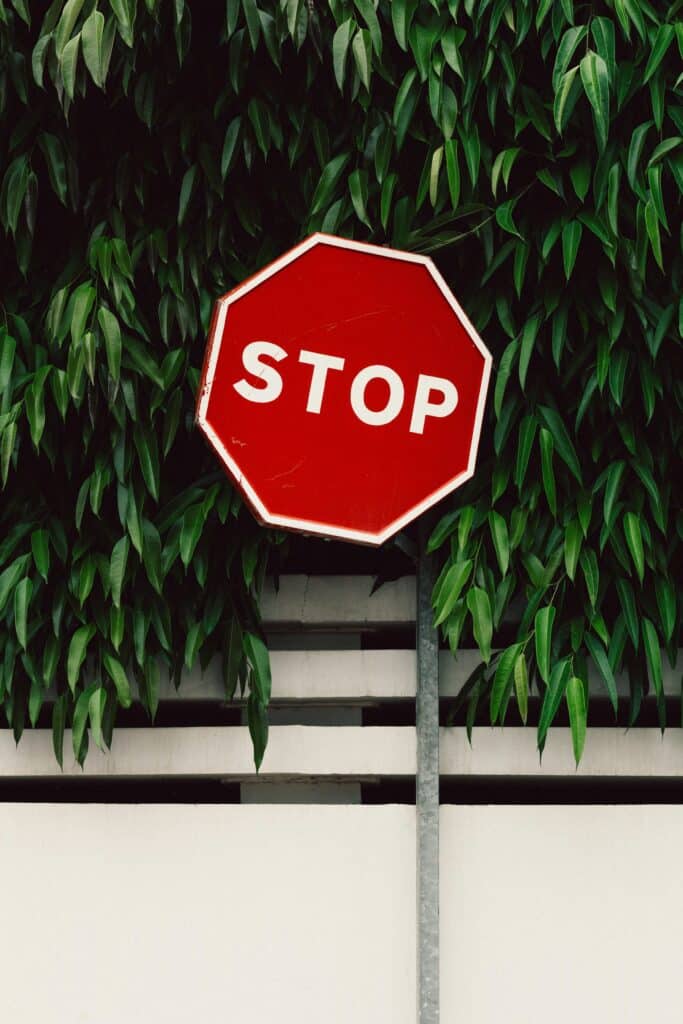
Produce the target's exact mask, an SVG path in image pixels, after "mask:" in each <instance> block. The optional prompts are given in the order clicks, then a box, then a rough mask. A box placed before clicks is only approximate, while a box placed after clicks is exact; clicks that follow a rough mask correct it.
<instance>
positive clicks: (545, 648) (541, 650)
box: [534, 604, 556, 683]
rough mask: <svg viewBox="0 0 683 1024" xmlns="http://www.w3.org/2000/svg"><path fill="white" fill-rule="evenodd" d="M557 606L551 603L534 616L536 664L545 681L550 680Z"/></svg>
mask: <svg viewBox="0 0 683 1024" xmlns="http://www.w3.org/2000/svg"><path fill="white" fill-rule="evenodd" d="M555 614H556V611H555V606H554V605H552V604H550V605H546V606H545V608H541V609H539V611H537V612H536V616H535V618H534V644H535V647H536V664H537V665H538V672H539V675H540V677H541V679H542V680H543V682H544V683H548V682H549V681H550V653H551V647H552V635H553V623H554V621H555Z"/></svg>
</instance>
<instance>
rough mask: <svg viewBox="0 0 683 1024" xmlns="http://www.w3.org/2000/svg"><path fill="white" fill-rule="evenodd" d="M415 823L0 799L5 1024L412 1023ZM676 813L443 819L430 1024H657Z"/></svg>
mask: <svg viewBox="0 0 683 1024" xmlns="http://www.w3.org/2000/svg"><path fill="white" fill-rule="evenodd" d="M414 842H415V837H414V808H412V807H408V806H406V807H391V806H384V807H358V806H340V807H334V806H333V807H324V806H296V805H293V806H268V807H263V806H244V805H243V806H236V805H232V806H231V805H225V806H200V807H193V806H187V805H182V806H169V805H153V806H144V805H138V806H127V805H109V806H105V805H96V804H90V805H88V804H80V805H50V804H33V805H29V804H0V871H1V872H2V879H3V900H2V909H3V912H2V926H1V927H0V982H1V986H2V1019H3V1020H6V1021H7V1022H8V1024H9V1022H11V1024H38V1022H40V1024H43V1022H44V1024H84V1022H93V1024H120V1022H122V1021H129V1022H137V1021H143V1020H144V1021H145V1022H147V1021H149V1022H156V1021H159V1022H164V1024H175V1022H178V1024H180V1022H182V1024H186V1022H187V1021H188V1020H191V1021H198V1022H202V1024H214V1022H215V1024H218V1022H221V1024H224V1022H230V1024H233V1022H234V1024H241V1022H247V1021H248V1022H249V1024H266V1022H267V1024H290V1022H291V1024H409V1022H410V1024H413V1022H414V1020H415V953H414V951H415V937H414V929H415V889H414V886H415V856H414ZM682 849H683V807H665V806H659V807H638V806H635V807H444V808H442V862H441V882H442V885H441V891H442V907H441V922H442V962H441V972H442V1011H441V1019H442V1021H443V1022H444V1024H501V1022H505V1024H541V1022H543V1024H547V1022H548V1021H552V1022H553V1024H565V1022H566V1024H569V1022H570V1021H571V1022H572V1024H574V1022H576V1021H577V1020H580V1021H586V1022H591V1024H592V1022H597V1024H636V1022H638V1024H643V1022H649V1021H657V1024H669V1022H671V1024H673V1022H674V1021H676V1022H678V1021H679V1020H680V1018H681V1009H680V1005H679V1003H680V996H679V984H678V981H679V974H680V966H681V961H682V959H683V954H682V953H681V942H680V934H681V926H679V925H678V923H677V922H679V921H680V920H682V919H683V885H682V884H681V881H680V851H681V850H682Z"/></svg>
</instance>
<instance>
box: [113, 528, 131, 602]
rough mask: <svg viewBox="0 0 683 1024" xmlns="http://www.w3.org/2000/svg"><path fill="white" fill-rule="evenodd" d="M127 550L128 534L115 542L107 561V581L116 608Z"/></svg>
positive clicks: (124, 569)
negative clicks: (108, 561)
mask: <svg viewBox="0 0 683 1024" xmlns="http://www.w3.org/2000/svg"><path fill="white" fill-rule="evenodd" d="M129 550H130V541H129V540H128V536H127V535H124V536H123V537H121V539H120V540H118V541H117V542H116V544H115V545H114V547H113V548H112V552H111V559H110V563H109V582H110V584H111V599H112V601H113V602H114V605H115V607H116V608H119V607H120V605H121V590H122V588H123V580H124V577H125V575H126V563H127V561H128V552H129Z"/></svg>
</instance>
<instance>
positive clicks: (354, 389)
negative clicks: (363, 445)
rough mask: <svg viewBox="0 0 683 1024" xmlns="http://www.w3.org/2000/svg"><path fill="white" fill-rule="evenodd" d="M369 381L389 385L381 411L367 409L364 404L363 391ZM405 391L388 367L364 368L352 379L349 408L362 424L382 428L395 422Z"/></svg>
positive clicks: (401, 382) (394, 373)
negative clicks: (387, 394) (377, 381)
mask: <svg viewBox="0 0 683 1024" xmlns="http://www.w3.org/2000/svg"><path fill="white" fill-rule="evenodd" d="M371 380H384V381H386V383H387V384H388V385H389V399H388V401H387V404H386V405H385V406H384V408H383V409H378V410H377V411H375V410H374V409H368V407H367V405H366V404H365V389H366V388H367V386H368V384H369V383H370V381H371ZM404 396H405V389H404V387H403V381H402V380H401V378H400V377H399V375H398V374H397V373H396V371H395V370H392V369H391V367H390V366H379V365H376V366H366V367H365V368H364V369H363V370H360V372H359V373H357V374H356V376H355V377H354V378H353V383H352V385H351V408H352V409H353V411H354V412H355V414H356V416H357V417H358V419H359V420H361V421H362V422H363V423H367V424H368V425H369V426H371V427H382V426H384V424H385V423H391V421H392V420H395V419H396V417H397V416H398V414H399V413H400V411H401V409H402V408H403V399H404Z"/></svg>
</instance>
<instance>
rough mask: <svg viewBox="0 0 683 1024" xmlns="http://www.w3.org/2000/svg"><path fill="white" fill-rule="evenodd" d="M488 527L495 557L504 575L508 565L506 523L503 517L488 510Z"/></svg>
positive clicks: (508, 540)
mask: <svg viewBox="0 0 683 1024" xmlns="http://www.w3.org/2000/svg"><path fill="white" fill-rule="evenodd" d="M489 529H490V530H491V537H492V539H493V546H494V548H495V551H496V558H497V559H498V565H499V567H500V574H501V576H505V574H506V572H507V571H508V566H509V565H510V538H509V536H508V528H507V523H506V522H505V520H504V519H503V517H502V516H501V515H500V514H499V513H498V512H494V511H493V509H492V510H491V511H490V512H489Z"/></svg>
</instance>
